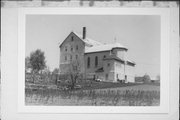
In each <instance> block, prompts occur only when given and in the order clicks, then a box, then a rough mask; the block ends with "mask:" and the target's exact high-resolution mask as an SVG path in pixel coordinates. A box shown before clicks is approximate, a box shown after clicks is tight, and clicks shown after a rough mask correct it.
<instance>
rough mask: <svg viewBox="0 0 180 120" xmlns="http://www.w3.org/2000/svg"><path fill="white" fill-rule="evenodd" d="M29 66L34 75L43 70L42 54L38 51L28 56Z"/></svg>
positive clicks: (43, 59)
mask: <svg viewBox="0 0 180 120" xmlns="http://www.w3.org/2000/svg"><path fill="white" fill-rule="evenodd" d="M30 64H31V68H32V70H33V71H34V72H36V73H38V72H39V71H40V70H43V69H44V68H45V67H46V62H45V56H44V52H42V51H41V50H40V49H37V50H36V51H34V52H32V53H31V54H30Z"/></svg>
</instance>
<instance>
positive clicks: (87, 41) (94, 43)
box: [59, 32, 102, 47]
mask: <svg viewBox="0 0 180 120" xmlns="http://www.w3.org/2000/svg"><path fill="white" fill-rule="evenodd" d="M71 34H74V35H76V36H77V37H78V38H79V39H80V40H82V41H83V42H84V43H85V45H86V46H89V47H91V46H97V45H102V43H100V42H98V41H95V40H92V39H90V38H85V39H83V37H82V35H79V34H78V33H75V32H71V33H70V34H69V35H68V36H67V37H66V38H65V39H64V40H63V41H62V42H61V43H60V44H59V46H60V47H61V45H62V44H63V43H64V41H65V40H66V39H67V38H68V37H69V36H70V35H71Z"/></svg>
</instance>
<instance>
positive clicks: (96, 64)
mask: <svg viewBox="0 0 180 120" xmlns="http://www.w3.org/2000/svg"><path fill="white" fill-rule="evenodd" d="M97 66H98V57H97V56H96V57H95V67H97Z"/></svg>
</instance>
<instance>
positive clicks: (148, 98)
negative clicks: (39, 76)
mask: <svg viewBox="0 0 180 120" xmlns="http://www.w3.org/2000/svg"><path fill="white" fill-rule="evenodd" d="M147 86H149V87H151V88H152V89H151V90H149V89H146V88H147ZM126 88H127V89H126ZM139 88H140V89H139ZM25 93H26V94H25V95H26V98H25V102H26V105H68V106H74V105H80V106H157V105H159V104H160V91H159V86H154V85H135V86H133V85H132V84H131V86H129V87H114V88H103V89H78V90H60V89H58V88H56V87H55V86H52V87H47V86H43V87H37V88H36V89H34V87H26V90H25Z"/></svg>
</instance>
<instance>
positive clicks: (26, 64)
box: [25, 57, 31, 72]
mask: <svg viewBox="0 0 180 120" xmlns="http://www.w3.org/2000/svg"><path fill="white" fill-rule="evenodd" d="M29 69H31V64H30V58H29V57H26V58H25V72H27V71H28V70H29Z"/></svg>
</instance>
